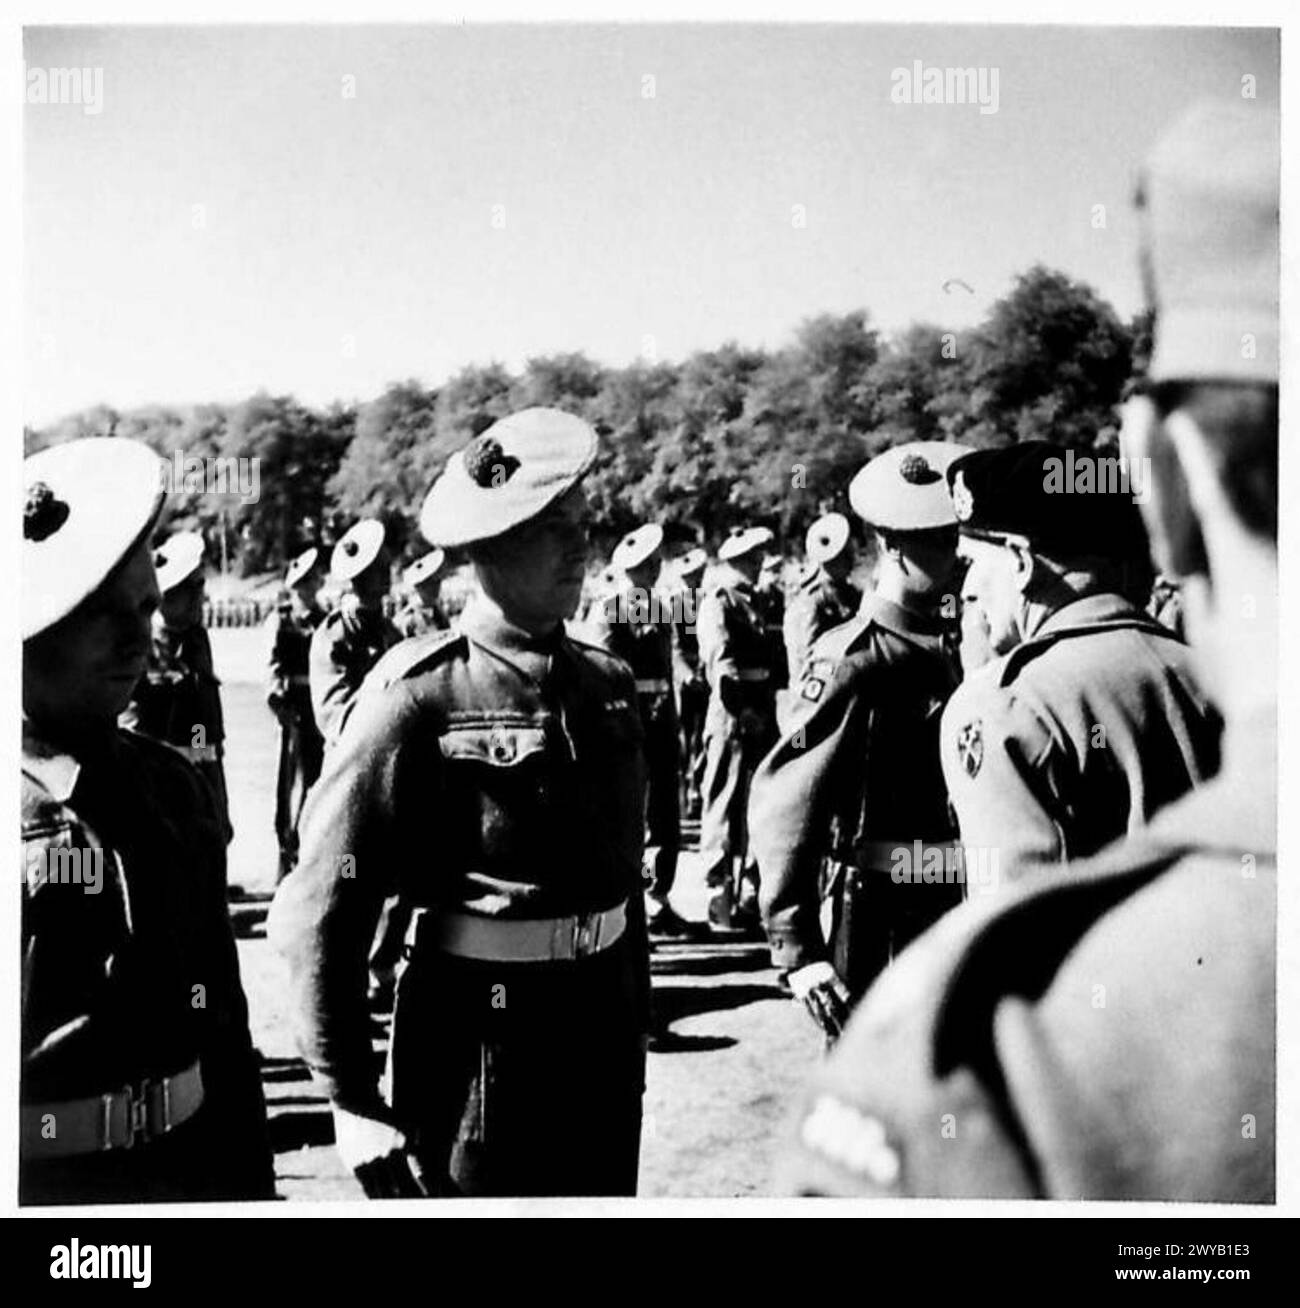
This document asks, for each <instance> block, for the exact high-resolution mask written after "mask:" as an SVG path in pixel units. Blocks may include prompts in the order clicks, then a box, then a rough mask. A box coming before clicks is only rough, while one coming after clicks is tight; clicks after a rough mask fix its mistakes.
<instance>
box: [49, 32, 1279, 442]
mask: <svg viewBox="0 0 1300 1308" xmlns="http://www.w3.org/2000/svg"><path fill="white" fill-rule="evenodd" d="M25 58H26V62H27V67H28V70H31V69H32V68H36V67H41V68H60V67H72V66H92V67H94V66H98V67H102V68H103V70H104V74H103V79H104V80H103V88H104V105H103V111H102V113H100V114H98V115H86V114H84V113H83V112H82V109H81V108H80V107H78V106H76V105H37V104H29V105H28V106H27V109H26V119H25V149H26V161H25V188H26V189H25V201H24V221H25V240H26V254H25V283H26V284H25V294H26V304H25V314H26V324H27V368H26V382H25V391H24V415H25V418H26V420H27V421H28V422H30V423H33V424H36V425H40V424H43V423H45V422H47V421H49V420H51V419H53V418H55V417H57V416H59V415H61V414H64V413H67V412H70V411H72V410H75V409H79V408H83V407H85V406H87V405H90V404H93V403H96V402H100V401H103V402H106V403H110V404H113V405H115V406H118V407H123V408H125V407H130V406H134V405H137V404H143V403H149V402H161V403H182V404H183V403H191V402H198V401H208V400H220V401H229V400H235V399H240V398H243V397H245V396H247V395H249V394H251V393H252V392H254V391H255V390H257V389H259V388H266V389H269V390H271V391H274V392H283V391H288V392H292V393H294V394H296V395H297V396H298V397H299V398H300V399H303V400H305V401H307V402H309V403H313V404H322V403H325V402H328V401H329V400H332V399H336V398H337V399H368V398H371V397H372V396H374V395H376V394H377V393H378V392H379V391H380V390H382V388H383V387H384V385H385V384H386V383H387V382H389V381H394V380H400V379H403V378H406V377H416V378H418V379H420V380H422V381H424V382H425V383H428V384H436V383H438V382H440V381H442V380H443V379H444V378H446V377H447V376H448V375H449V374H450V373H452V372H454V371H455V370H456V369H457V368H459V367H460V366H462V365H463V364H466V363H484V362H488V361H490V360H493V359H496V360H500V361H501V362H503V363H505V364H507V365H508V366H510V367H512V368H518V367H519V366H520V365H521V364H522V363H523V361H524V360H525V359H526V358H527V357H528V356H529V355H533V354H547V353H553V352H556V351H560V350H570V349H573V350H584V351H586V352H587V353H589V354H590V355H591V356H593V357H594V358H596V359H598V360H600V361H602V362H605V363H610V364H624V363H627V362H629V361H630V360H632V359H633V358H635V357H637V356H638V355H642V354H643V353H645V352H646V350H647V349H652V350H653V351H654V352H655V353H657V355H658V357H660V358H665V359H677V358H680V357H682V356H683V355H685V354H687V353H689V352H690V351H692V350H695V349H699V348H705V347H711V346H716V345H719V344H721V343H722V342H723V341H725V340H728V339H736V340H739V341H740V342H742V343H744V344H752V345H768V346H773V345H778V344H780V343H781V342H782V341H784V340H786V339H788V338H789V336H790V334H791V333H792V331H793V329H794V328H795V326H796V325H797V324H798V322H799V321H800V319H802V318H804V317H806V316H808V315H810V314H814V313H819V312H823V311H832V312H844V311H847V310H850V309H853V308H858V307H865V308H866V309H868V311H869V312H870V314H871V317H872V319H873V320H874V321H875V322H877V323H878V324H880V325H882V326H883V327H885V328H887V329H890V330H892V329H896V328H898V327H901V326H904V325H906V324H907V323H908V322H911V321H914V320H927V321H932V322H937V323H940V324H944V325H952V326H962V325H965V324H967V323H969V322H971V321H973V320H975V319H976V318H978V316H979V315H980V314H981V313H982V312H983V311H984V310H985V309H986V308H987V307H988V305H989V304H990V303H991V301H992V300H994V299H995V298H997V296H998V295H1000V294H1002V293H1004V292H1005V291H1006V289H1007V288H1008V286H1009V283H1010V279H1011V278H1012V276H1013V275H1014V274H1015V273H1016V272H1018V271H1021V270H1023V269H1025V268H1028V267H1029V266H1030V265H1031V264H1032V263H1034V262H1036V261H1040V260H1041V261H1044V262H1046V263H1049V264H1051V265H1054V266H1058V267H1061V268H1063V269H1065V270H1066V271H1067V272H1069V273H1070V274H1071V275H1073V276H1076V277H1079V278H1081V279H1083V280H1085V281H1088V282H1089V283H1091V284H1092V285H1093V286H1094V287H1096V288H1097V289H1098V290H1099V291H1100V292H1101V293H1102V294H1103V295H1104V296H1106V297H1107V298H1108V299H1109V300H1110V301H1111V302H1112V303H1113V304H1114V305H1115V306H1116V308H1117V309H1118V310H1119V311H1120V312H1121V313H1123V314H1125V315H1127V314H1129V313H1131V312H1132V311H1133V310H1134V309H1135V308H1137V307H1138V304H1139V292H1138V284H1137V276H1136V267H1135V232H1134V226H1133V222H1132V219H1131V216H1130V203H1129V202H1130V197H1131V193H1132V183H1133V177H1134V172H1135V169H1136V166H1137V164H1138V162H1139V160H1140V159H1141V158H1142V156H1143V154H1144V153H1145V152H1146V151H1147V149H1148V148H1149V146H1150V145H1151V143H1152V142H1153V140H1154V138H1155V136H1156V135H1157V133H1158V132H1159V131H1160V130H1161V129H1162V127H1163V126H1164V125H1165V124H1166V123H1167V122H1168V121H1169V120H1170V119H1172V118H1173V117H1174V116H1176V115H1177V114H1178V113H1179V112H1180V111H1181V110H1182V109H1183V108H1184V107H1186V106H1188V105H1190V104H1191V103H1193V102H1194V101H1196V100H1198V99H1200V98H1203V97H1205V96H1238V95H1239V94H1240V86H1241V79H1242V77H1243V75H1246V74H1251V75H1254V76H1255V77H1256V78H1257V82H1258V93H1259V98H1260V99H1261V100H1265V101H1270V102H1275V101H1276V99H1277V67H1278V64H1277V60H1278V55H1277V38H1276V35H1275V34H1274V33H1272V32H1268V31H1264V30H1255V31H1249V30H1218V31H1215V30H1211V29H1168V28H1167V29H1140V28H1139V29H1126V30H1121V29H1115V28H1111V29H1106V28H1009V27H1003V28H990V27H971V28H959V27H911V28H907V27H865V26H863V27H832V26H819V27H818V26H810V27H795V26H788V25H787V26H775V25H774V26H769V27H724V28H719V27H696V28H689V27H676V28H672V27H658V28H656V27H636V26H624V27H614V26H609V27H563V26H554V25H548V26H545V27H536V28H524V27H482V26H474V25H472V24H470V25H467V26H465V27H456V26H446V27H388V28H378V27H371V28H366V27H339V28H323V27H315V28H307V27H303V28H296V29H286V28H269V29H268V28H262V29H251V28H215V27H213V28H191V29H165V28H162V29H158V28H155V29H129V28H123V29H116V30H109V29H94V28H83V29H70V28H64V29H58V30H55V29H47V30H41V29H36V30H32V31H29V32H28V34H27V38H26V42H25ZM915 59H920V60H922V61H923V62H924V63H925V64H926V65H927V66H930V65H937V66H962V67H977V66H985V67H988V68H994V67H995V68H997V69H998V72H999V109H998V112H997V113H996V114H980V113H979V111H978V109H977V108H976V107H973V106H962V105H928V106H927V105H920V106H906V105H896V104H893V103H891V101H890V85H891V78H890V74H891V71H892V70H893V69H894V68H895V67H899V66H904V67H909V68H910V67H911V64H912V61H913V60H915ZM348 76H350V77H352V78H355V98H345V96H344V95H343V87H344V78H345V77H348ZM647 76H650V77H653V79H654V95H653V98H646V96H645V94H644V89H645V88H646V87H647V86H648V83H647V82H646V81H645V80H644V79H645V78H646V77H647ZM1098 204H1103V205H1105V206H1106V226H1105V228H1104V229H1098V228H1096V227H1094V225H1093V212H1094V211H1093V206H1094V205H1098ZM796 205H802V206H803V207H804V208H803V212H804V213H805V214H806V225H805V226H802V227H800V226H796V225H795V223H794V222H793V221H792V218H793V215H794V213H795V208H794V206H796ZM195 206H202V217H203V221H204V225H203V226H202V227H197V228H196V227H195V225H194V221H195V213H196V210H195ZM494 206H504V227H501V226H494V214H496V215H497V221H498V222H499V221H500V214H501V212H502V211H500V210H494ZM949 278H961V279H962V280H964V281H965V282H967V283H968V284H969V285H970V286H971V287H973V288H974V291H975V294H974V296H970V295H968V294H966V293H965V292H964V291H962V290H960V289H953V290H951V291H950V293H948V294H945V293H944V291H943V289H942V287H943V283H944V282H945V281H946V280H947V279H949ZM647 337H649V338H653V344H650V343H649V342H647V341H646V339H645V338H647Z"/></svg>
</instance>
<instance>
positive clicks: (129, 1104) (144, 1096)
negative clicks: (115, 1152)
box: [104, 1076, 171, 1149]
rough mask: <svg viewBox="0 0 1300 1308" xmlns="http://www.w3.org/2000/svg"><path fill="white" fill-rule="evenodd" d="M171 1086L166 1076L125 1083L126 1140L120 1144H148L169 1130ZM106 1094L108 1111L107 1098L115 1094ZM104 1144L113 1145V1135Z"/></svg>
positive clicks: (129, 1147) (108, 1146)
mask: <svg viewBox="0 0 1300 1308" xmlns="http://www.w3.org/2000/svg"><path fill="white" fill-rule="evenodd" d="M169 1089H170V1087H169V1086H168V1084H167V1081H166V1079H163V1080H161V1081H155V1080H154V1079H153V1078H152V1077H148V1076H146V1077H144V1078H143V1080H141V1082H140V1084H139V1085H138V1086H131V1085H125V1086H123V1087H122V1090H121V1094H122V1095H123V1096H124V1097H125V1099H126V1141H125V1143H124V1144H123V1145H122V1146H121V1147H122V1148H123V1149H133V1148H134V1147H135V1146H136V1145H137V1144H149V1143H150V1142H151V1141H153V1140H156V1139H157V1138H158V1137H159V1136H160V1135H165V1134H166V1132H167V1125H168V1121H167V1119H168V1109H169V1102H168V1101H169V1100H170V1098H171V1096H170V1094H169ZM155 1091H157V1094H155V1093H154V1092H155ZM104 1098H105V1101H106V1107H105V1111H106V1113H107V1112H108V1107H107V1101H109V1100H111V1099H112V1098H113V1096H111V1095H105V1096H104ZM105 1147H106V1148H112V1143H111V1139H110V1143H109V1144H108V1145H106V1146H105Z"/></svg>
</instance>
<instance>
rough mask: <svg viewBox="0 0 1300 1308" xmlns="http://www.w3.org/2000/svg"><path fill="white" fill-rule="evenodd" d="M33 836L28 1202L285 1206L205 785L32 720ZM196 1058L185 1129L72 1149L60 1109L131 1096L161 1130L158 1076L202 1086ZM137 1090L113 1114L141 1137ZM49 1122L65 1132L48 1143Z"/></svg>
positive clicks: (124, 743)
mask: <svg viewBox="0 0 1300 1308" xmlns="http://www.w3.org/2000/svg"><path fill="white" fill-rule="evenodd" d="M22 838H23V851H24V862H25V876H24V885H23V908H22V941H23V964H22V1091H21V1097H22V1113H23V1131H22V1140H23V1145H22V1160H21V1164H20V1191H21V1194H22V1197H23V1201H24V1202H29V1203H59V1202H62V1203H83V1204H84V1203H95V1202H105V1203H107V1202H137V1203H140V1202H152V1201H162V1200H173V1201H181V1200H195V1199H241V1198H270V1197H272V1195H273V1190H274V1177H273V1171H272V1163H271V1152H270V1148H269V1146H268V1143H267V1127H266V1109H265V1105H264V1103H263V1099H262V1090H261V1085H260V1082H259V1079H258V1069H257V1063H256V1058H255V1054H254V1052H253V1047H252V1043H251V1040H250V1038H249V1029H248V1009H247V1005H246V1003H245V1000H244V992H243V989H242V986H241V984H240V978H239V963H238V959H237V956H236V952H235V942H234V939H233V937H232V935H231V930H230V923H229V919H228V916H227V912H226V901H225V893H224V881H225V841H224V837H223V834H222V827H221V822H220V818H219V815H218V814H217V812H216V809H215V806H214V804H213V800H212V796H211V794H210V792H209V790H208V789H207V787H206V786H205V785H204V784H203V782H202V781H200V779H199V777H198V775H197V774H196V773H195V771H194V770H193V769H192V768H191V767H189V766H188V765H187V764H185V763H184V762H182V761H181V760H180V759H179V758H177V756H176V755H175V753H173V752H172V751H171V750H169V749H167V748H166V747H164V746H162V745H159V744H157V743H155V742H153V741H151V740H147V739H145V738H143V737H141V736H137V735H135V734H133V733H131V732H127V731H118V730H114V731H110V732H106V733H105V736H104V738H103V740H102V741H101V742H99V743H98V744H97V745H96V746H95V747H94V748H86V749H83V750H81V751H79V754H78V757H75V758H74V757H72V756H71V755H69V754H67V753H64V752H62V751H60V750H59V749H58V748H57V747H55V746H53V745H51V744H50V743H49V742H48V741H46V740H44V739H42V738H41V736H40V735H39V733H37V732H36V731H35V730H34V729H32V728H31V727H30V726H26V727H25V728H24V736H23V759H22ZM74 856H75V859H74ZM77 860H79V863H78V861H77ZM73 867H76V868H78V870H79V871H80V873H81V881H80V884H78V883H76V882H74V881H71V880H70V878H69V869H71V868H73ZM89 868H97V869H98V888H97V889H90V888H88V886H87V883H86V877H85V874H86V871H87V869H89ZM196 1063H197V1067H198V1072H199V1077H200V1080H201V1085H202V1103H201V1106H200V1107H199V1108H198V1110H197V1112H195V1113H194V1114H193V1116H190V1117H188V1118H187V1120H184V1121H182V1122H180V1123H179V1124H178V1125H176V1126H175V1128H174V1129H173V1130H171V1131H168V1132H166V1133H164V1134H161V1135H159V1136H158V1138H155V1139H152V1140H148V1141H146V1140H145V1138H144V1137H143V1136H138V1137H137V1138H136V1139H135V1142H134V1144H133V1145H131V1147H124V1148H111V1149H100V1150H99V1151H96V1152H86V1153H77V1154H73V1155H70V1156H67V1155H63V1154H61V1153H60V1152H59V1147H60V1145H61V1144H62V1145H63V1146H67V1145H70V1144H71V1143H72V1135H73V1132H74V1127H73V1123H72V1121H71V1118H70V1117H68V1116H67V1115H66V1114H65V1111H64V1109H63V1108H61V1105H68V1104H71V1103H73V1102H74V1101H85V1100H87V1099H93V1098H94V1097H96V1096H102V1095H107V1094H112V1093H114V1092H118V1091H121V1090H122V1089H123V1087H131V1088H132V1091H133V1095H134V1096H135V1097H137V1099H138V1101H139V1102H140V1103H141V1104H142V1105H147V1108H148V1111H147V1112H146V1113H145V1118H144V1119H142V1121H141V1122H139V1123H137V1124H136V1125H137V1126H139V1127H141V1128H143V1127H144V1126H145V1125H152V1126H158V1125H160V1123H159V1122H158V1120H157V1117H156V1114H157V1112H158V1110H159V1109H160V1105H159V1104H158V1103H157V1102H156V1097H155V1099H154V1100H150V1097H149V1091H148V1088H147V1084H146V1083H147V1082H150V1081H152V1082H153V1083H154V1085H155V1087H156V1086H157V1085H158V1084H159V1083H160V1082H161V1079H162V1078H171V1077H174V1076H177V1075H178V1074H181V1073H186V1074H187V1076H188V1079H187V1080H186V1082H185V1087H184V1088H185V1091H186V1093H187V1094H193V1077H192V1074H191V1073H190V1069H192V1068H193V1067H194V1065H195V1064H196ZM178 1093H179V1092H178ZM131 1097H132V1096H126V1097H124V1100H123V1102H122V1103H117V1102H116V1101H115V1103H114V1105H113V1106H112V1108H111V1114H113V1115H115V1116H114V1120H113V1121H112V1122H111V1123H110V1125H111V1126H112V1128H113V1130H114V1131H115V1133H117V1134H118V1135H119V1136H120V1135H121V1132H122V1131H125V1132H126V1136H127V1137H129V1136H130V1134H131V1130H130V1125H131V1124H130V1119H129V1115H128V1114H127V1111H126V1108H125V1101H126V1100H129V1099H130V1098H131ZM178 1107H179V1105H177V1104H173V1108H178ZM119 1110H120V1111H119ZM47 1116H49V1117H52V1120H53V1123H54V1136H53V1138H51V1139H42V1134H43V1127H44V1129H45V1130H46V1131H48V1124H46V1123H45V1120H44V1119H45V1118H46V1117H47ZM61 1119H64V1125H65V1127H66V1130H65V1131H64V1134H63V1136H62V1137H60V1136H59V1135H58V1129H59V1124H60V1120H61ZM95 1125H97V1123H95V1122H92V1121H83V1122H82V1123H81V1128H82V1129H83V1130H84V1129H85V1128H87V1127H89V1126H95ZM122 1142H123V1141H122V1139H119V1140H118V1143H119V1144H120V1143H122Z"/></svg>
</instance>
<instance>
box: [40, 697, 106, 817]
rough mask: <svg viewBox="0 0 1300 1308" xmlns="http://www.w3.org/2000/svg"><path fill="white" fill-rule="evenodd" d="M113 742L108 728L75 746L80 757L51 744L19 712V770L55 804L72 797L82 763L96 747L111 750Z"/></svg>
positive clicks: (98, 749)
mask: <svg viewBox="0 0 1300 1308" xmlns="http://www.w3.org/2000/svg"><path fill="white" fill-rule="evenodd" d="M116 745H117V732H116V730H115V729H113V728H108V729H106V730H105V732H104V734H103V737H102V739H99V738H97V739H96V740H95V741H94V742H93V743H88V744H87V747H86V749H84V750H79V753H80V754H81V755H82V757H77V756H75V755H73V754H71V753H69V752H68V751H67V750H66V749H64V748H62V747H61V746H59V745H55V744H53V743H52V742H51V741H50V740H49V739H48V738H47V737H46V736H44V735H43V734H42V733H41V731H40V728H38V727H37V726H36V724H35V723H34V722H32V720H31V719H30V718H29V717H28V716H27V715H26V714H24V715H23V771H24V772H26V773H27V774H28V776H30V777H33V778H35V780H36V781H38V782H40V784H41V785H42V786H43V787H44V789H45V790H46V791H47V792H48V793H49V796H50V798H51V799H53V800H54V801H55V802H56V803H58V804H66V803H67V802H68V800H70V799H71V798H72V794H73V791H75V790H76V788H77V782H78V780H79V779H80V777H81V770H82V767H83V766H84V765H85V763H86V762H89V761H92V759H93V758H95V757H98V752H99V751H100V750H102V751H103V752H104V753H105V754H108V753H111V752H112V751H113V750H114V749H115V748H116Z"/></svg>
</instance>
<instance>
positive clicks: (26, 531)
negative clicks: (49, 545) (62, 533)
mask: <svg viewBox="0 0 1300 1308" xmlns="http://www.w3.org/2000/svg"><path fill="white" fill-rule="evenodd" d="M69 512H70V510H69V508H68V506H67V504H65V503H64V502H63V501H62V500H61V499H59V498H58V496H57V495H55V493H54V492H53V490H51V489H50V487H49V486H48V485H46V483H45V482H43V481H36V482H33V483H32V484H31V485H30V486H29V487H28V488H27V503H26V504H25V505H24V506H23V538H24V539H25V540H31V541H43V540H46V539H47V538H48V537H50V536H53V535H54V533H55V532H56V531H58V529H59V528H60V527H62V526H63V524H64V523H65V522H67V520H68V514H69Z"/></svg>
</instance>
